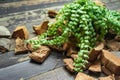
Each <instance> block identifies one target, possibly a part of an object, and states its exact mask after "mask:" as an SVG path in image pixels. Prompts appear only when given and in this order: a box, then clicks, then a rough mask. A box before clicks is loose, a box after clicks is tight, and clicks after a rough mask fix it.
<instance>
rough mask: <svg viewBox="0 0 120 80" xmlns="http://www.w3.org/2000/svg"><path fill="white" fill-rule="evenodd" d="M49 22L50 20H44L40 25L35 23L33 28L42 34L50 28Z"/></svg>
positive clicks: (38, 33)
mask: <svg viewBox="0 0 120 80" xmlns="http://www.w3.org/2000/svg"><path fill="white" fill-rule="evenodd" d="M48 23H49V21H44V22H43V23H42V24H40V25H37V26H36V25H33V30H34V31H35V33H36V34H37V35H41V34H42V33H44V32H45V31H46V30H47V29H48Z"/></svg>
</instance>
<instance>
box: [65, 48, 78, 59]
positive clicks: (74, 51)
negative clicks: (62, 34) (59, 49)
mask: <svg viewBox="0 0 120 80" xmlns="http://www.w3.org/2000/svg"><path fill="white" fill-rule="evenodd" d="M77 53H78V52H77V51H76V50H75V49H73V47H70V48H69V49H68V51H67V56H68V57H70V56H71V55H72V54H77Z"/></svg>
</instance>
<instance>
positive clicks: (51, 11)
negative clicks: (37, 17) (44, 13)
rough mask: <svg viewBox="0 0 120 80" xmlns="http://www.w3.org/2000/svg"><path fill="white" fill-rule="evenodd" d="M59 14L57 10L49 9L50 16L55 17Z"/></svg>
mask: <svg viewBox="0 0 120 80" xmlns="http://www.w3.org/2000/svg"><path fill="white" fill-rule="evenodd" d="M56 15H57V12H56V11H55V10H48V16H49V17H50V18H55V17H56Z"/></svg>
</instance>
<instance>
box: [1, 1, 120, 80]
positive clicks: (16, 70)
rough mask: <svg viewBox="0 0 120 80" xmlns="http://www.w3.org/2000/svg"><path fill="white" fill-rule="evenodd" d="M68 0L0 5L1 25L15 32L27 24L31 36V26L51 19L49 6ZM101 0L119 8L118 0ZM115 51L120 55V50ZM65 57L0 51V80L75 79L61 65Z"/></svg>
mask: <svg viewBox="0 0 120 80" xmlns="http://www.w3.org/2000/svg"><path fill="white" fill-rule="evenodd" d="M66 1H67V2H65V0H60V1H59V2H54V3H47V4H38V5H33V6H27V5H25V6H21V7H17V8H16V7H12V8H11V7H9V8H3V7H0V25H3V26H6V27H7V28H8V29H9V30H10V32H12V30H14V29H15V28H16V26H19V25H26V26H27V28H28V30H29V32H30V34H31V36H30V38H32V37H34V36H35V35H34V34H33V30H32V26H33V25H38V24H40V23H41V22H42V21H44V20H45V19H49V18H48V17H47V15H46V11H47V10H48V9H49V8H51V9H56V10H58V9H60V8H61V7H62V6H63V4H65V3H68V2H70V1H71V0H66ZM102 1H104V2H105V3H106V4H107V7H108V8H109V9H112V10H113V9H115V10H118V9H120V1H119V0H102ZM16 12H17V13H16ZM13 43H14V42H13ZM13 49H14V46H12V47H11V50H13ZM116 55H118V56H120V52H119V53H117V54H116ZM63 58H64V56H63V54H61V53H52V54H51V55H50V56H49V57H48V58H47V60H46V61H45V62H44V63H43V64H37V63H32V62H30V61H29V58H28V57H27V54H23V55H17V56H14V52H13V51H11V52H8V53H5V54H0V68H1V69H0V80H19V79H20V78H27V79H28V80H29V79H35V80H55V79H56V80H57V79H58V80H74V79H73V76H71V74H69V73H68V72H67V71H66V70H65V69H64V68H62V67H61V66H63V62H62V59H63ZM26 60H28V61H26ZM23 61H24V62H23ZM20 62H22V63H20ZM17 63H18V64H17ZM11 65H12V66H11ZM59 67H61V68H59ZM54 69H55V70H54ZM52 70H53V71H52ZM54 72H55V73H56V74H55V73H54ZM89 74H90V75H92V76H94V77H98V76H103V75H102V74H99V75H97V74H91V73H89ZM35 75H37V76H35ZM34 76H35V77H34ZM30 77H32V78H30ZM54 77H55V78H54ZM64 77H66V78H67V79H66V78H64Z"/></svg>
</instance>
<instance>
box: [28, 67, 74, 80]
mask: <svg viewBox="0 0 120 80" xmlns="http://www.w3.org/2000/svg"><path fill="white" fill-rule="evenodd" d="M27 80H74V74H70V73H69V72H68V71H66V69H65V68H64V67H60V68H57V69H55V70H52V71H49V72H46V73H43V74H40V75H36V76H35V77H32V78H28V79H27Z"/></svg>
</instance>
